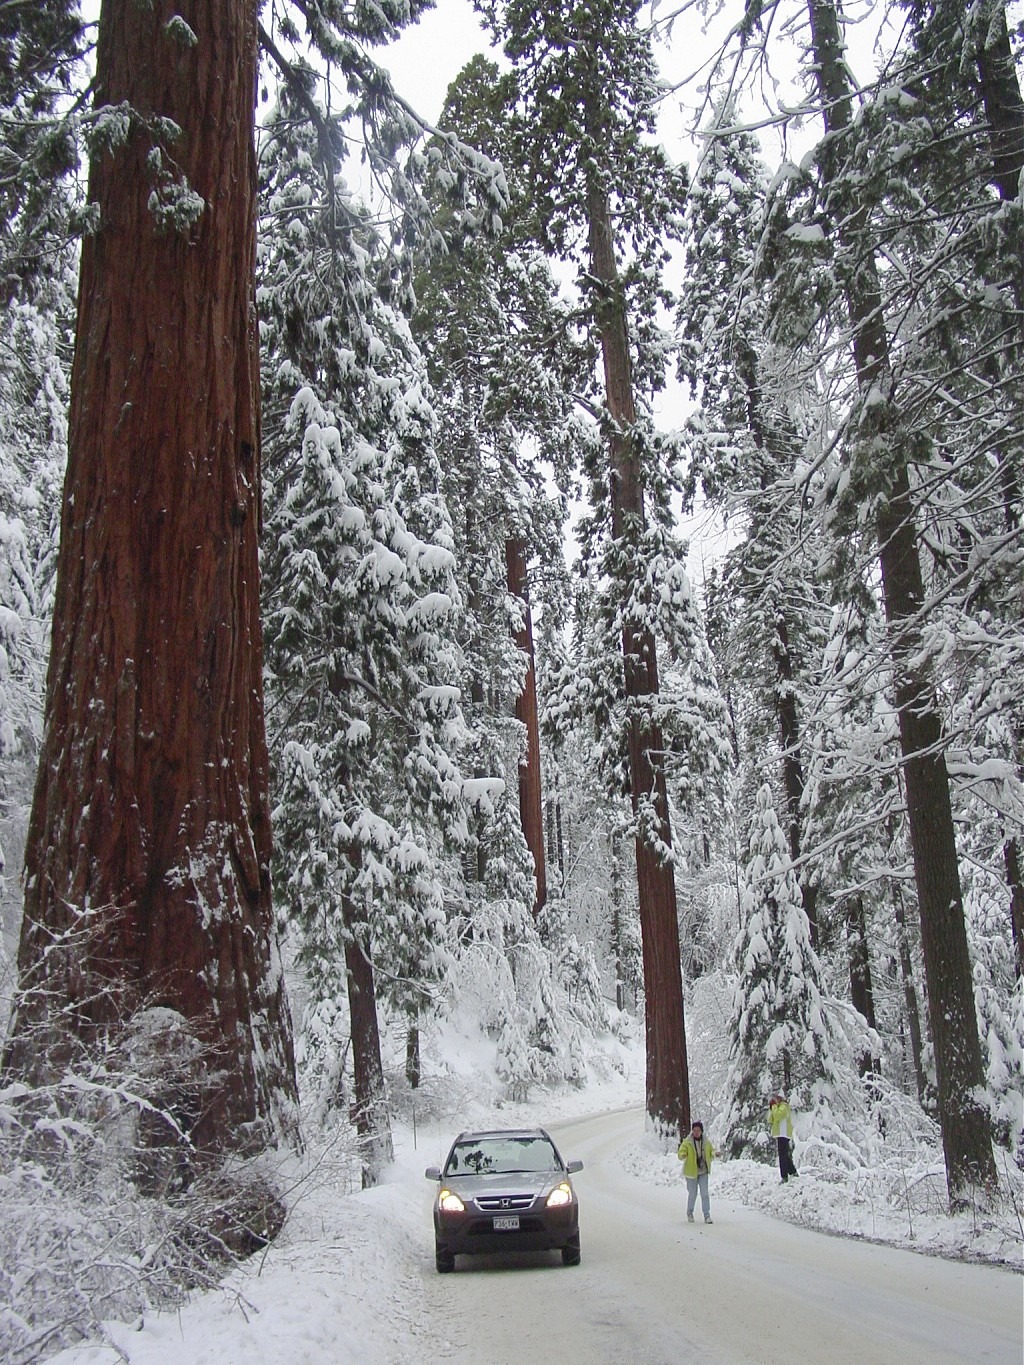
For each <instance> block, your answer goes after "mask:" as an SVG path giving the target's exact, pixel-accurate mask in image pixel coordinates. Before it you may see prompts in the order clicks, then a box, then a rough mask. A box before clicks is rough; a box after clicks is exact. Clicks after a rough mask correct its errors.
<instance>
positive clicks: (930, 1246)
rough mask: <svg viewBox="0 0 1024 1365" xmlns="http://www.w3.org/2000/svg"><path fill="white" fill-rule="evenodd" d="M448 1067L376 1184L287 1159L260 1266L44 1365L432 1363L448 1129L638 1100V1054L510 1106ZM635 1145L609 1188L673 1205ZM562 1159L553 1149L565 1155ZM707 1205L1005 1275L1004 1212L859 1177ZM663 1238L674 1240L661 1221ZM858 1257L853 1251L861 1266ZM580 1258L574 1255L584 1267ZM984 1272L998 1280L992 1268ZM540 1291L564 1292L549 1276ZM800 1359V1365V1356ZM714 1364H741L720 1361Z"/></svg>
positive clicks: (768, 1172)
mask: <svg viewBox="0 0 1024 1365" xmlns="http://www.w3.org/2000/svg"><path fill="white" fill-rule="evenodd" d="M464 1061H465V1062H466V1074H465V1075H464V1076H463V1078H462V1081H461V1083H459V1084H455V1085H453V1088H452V1106H451V1108H450V1110H448V1111H447V1112H443V1113H441V1114H440V1115H439V1116H438V1117H430V1118H428V1119H427V1120H426V1121H424V1120H423V1118H422V1117H419V1118H417V1121H416V1123H415V1127H414V1125H413V1123H412V1122H411V1121H403V1122H401V1123H398V1124H396V1127H395V1146H396V1160H395V1164H394V1166H393V1168H392V1169H391V1170H390V1172H389V1174H388V1178H387V1180H386V1182H385V1183H384V1184H383V1185H381V1186H379V1187H378V1188H376V1189H373V1190H367V1191H353V1189H352V1188H351V1167H350V1165H349V1164H348V1163H347V1162H343V1161H342V1160H340V1159H336V1158H335V1157H334V1156H332V1154H331V1152H330V1151H329V1150H327V1151H318V1152H312V1151H311V1152H309V1153H307V1155H306V1157H305V1158H303V1160H302V1161H301V1162H300V1161H299V1159H297V1158H292V1159H290V1163H289V1166H288V1168H287V1169H286V1170H282V1172H281V1174H282V1176H284V1177H286V1178H291V1179H292V1180H293V1181H294V1187H293V1194H292V1196H291V1200H290V1202H291V1214H290V1217H289V1220H288V1223H287V1225H286V1227H285V1230H284V1232H283V1233H282V1235H281V1236H280V1237H279V1239H278V1240H277V1242H276V1243H275V1244H274V1245H273V1246H272V1247H270V1248H269V1249H268V1250H267V1251H266V1253H265V1254H264V1255H262V1256H260V1257H257V1258H254V1259H252V1260H251V1261H249V1262H247V1263H246V1264H244V1265H242V1266H240V1267H239V1268H237V1269H236V1270H235V1271H234V1272H233V1273H232V1274H231V1275H230V1276H229V1277H228V1279H227V1280H226V1281H225V1282H224V1284H223V1285H222V1287H221V1288H220V1289H219V1290H216V1291H213V1292H205V1293H201V1294H199V1293H197V1294H195V1295H193V1296H192V1298H191V1299H190V1301H189V1302H188V1303H187V1304H185V1305H184V1306H183V1307H182V1308H181V1309H180V1310H179V1311H177V1312H174V1313H156V1314H152V1315H147V1316H146V1317H145V1318H144V1319H140V1320H139V1321H136V1322H131V1323H115V1322H110V1323H107V1324H106V1332H107V1343H106V1344H94V1345H89V1346H78V1347H75V1348H71V1349H68V1350H65V1351H63V1352H61V1353H60V1354H59V1355H57V1356H55V1357H53V1359H54V1360H56V1361H59V1362H60V1365H114V1362H116V1361H124V1360H127V1361H130V1362H131V1363H132V1365H157V1362H160V1363H161V1365H166V1363H167V1362H187V1365H204V1363H205V1362H209V1363H210V1365H229V1363H230V1362H234V1361H241V1360H245V1361H246V1362H248V1363H249V1365H262V1362H266V1365H271V1363H272V1365H292V1363H293V1362H294V1365H301V1363H302V1362H310V1365H315V1363H317V1362H325V1363H326V1362H345V1361H358V1362H360V1365H396V1362H402V1363H403V1365H404V1363H405V1362H409V1363H410V1365H412V1363H414V1362H420V1361H423V1362H426V1361H432V1360H435V1359H437V1358H439V1355H438V1353H439V1352H441V1353H442V1354H444V1353H446V1352H447V1351H448V1347H447V1344H446V1342H447V1339H446V1335H445V1334H446V1322H445V1317H444V1313H443V1311H442V1312H440V1313H439V1309H438V1303H437V1302H435V1299H436V1290H435V1283H436V1277H435V1273H434V1269H433V1241H432V1234H431V1227H430V1197H431V1192H432V1188H433V1187H432V1186H431V1185H430V1184H429V1183H428V1182H427V1181H426V1180H425V1179H424V1177H423V1171H424V1167H425V1166H427V1165H428V1164H431V1163H434V1162H437V1161H438V1160H440V1159H441V1158H442V1157H443V1155H444V1153H445V1151H446V1149H447V1146H448V1144H449V1142H450V1140H451V1138H452V1136H453V1135H454V1133H455V1131H457V1129H458V1128H460V1127H464V1126H479V1125H494V1126H514V1125H518V1124H532V1123H543V1124H545V1125H549V1126H555V1127H556V1128H557V1125H558V1122H559V1121H560V1120H563V1121H564V1120H567V1119H571V1118H573V1117H575V1116H579V1115H583V1114H594V1113H601V1112H607V1111H613V1110H616V1109H622V1108H625V1107H634V1108H635V1107H639V1106H641V1105H642V1100H643V1075H644V1070H643V1057H642V1054H641V1053H640V1052H638V1051H633V1052H628V1051H626V1050H624V1049H621V1048H617V1049H616V1050H615V1065H616V1067H617V1068H618V1069H617V1070H613V1069H612V1068H611V1067H610V1066H608V1067H605V1068H604V1074H603V1079H600V1080H595V1081H593V1082H592V1083H591V1084H589V1085H588V1086H587V1087H586V1088H585V1089H582V1090H574V1089H571V1088H564V1089H561V1090H559V1091H558V1092H557V1093H549V1094H542V1093H540V1092H537V1093H536V1094H535V1095H534V1096H533V1097H532V1099H531V1101H530V1102H529V1103H525V1104H511V1103H502V1102H501V1101H500V1100H498V1099H497V1098H496V1095H495V1094H494V1093H493V1091H494V1090H495V1088H496V1087H494V1086H493V1085H492V1086H491V1087H490V1089H489V1088H488V1086H487V1084H486V1083H483V1082H481V1083H480V1084H479V1086H478V1089H477V1090H476V1092H475V1093H474V1091H473V1089H472V1088H471V1087H470V1086H469V1085H468V1077H469V1073H470V1065H469V1059H468V1058H465V1057H464ZM434 1108H435V1111H436V1110H437V1108H438V1105H437V1101H436V1096H435V1105H434ZM442 1108H443V1106H442ZM407 1118H408V1119H409V1120H411V1115H409V1116H407ZM641 1133H642V1130H641V1129H640V1128H639V1126H638V1125H635V1136H634V1137H633V1138H632V1140H630V1141H628V1142H625V1143H624V1144H623V1145H622V1146H621V1148H619V1149H618V1152H617V1156H616V1158H615V1160H616V1161H617V1163H618V1165H619V1166H620V1168H621V1171H622V1174H623V1176H624V1177H627V1178H629V1177H635V1178H637V1179H638V1180H640V1181H642V1182H643V1183H644V1184H645V1185H647V1186H673V1187H675V1189H674V1191H673V1193H672V1195H671V1198H672V1200H673V1201H676V1202H678V1199H679V1197H680V1195H681V1191H680V1188H679V1187H680V1186H681V1179H680V1167H679V1164H678V1162H677V1161H676V1159H675V1156H674V1153H671V1152H665V1151H664V1150H663V1149H662V1148H661V1147H660V1145H659V1144H658V1143H657V1142H656V1140H655V1139H654V1137H653V1136H652V1135H649V1134H648V1135H646V1136H642V1135H641ZM711 1136H712V1138H713V1137H714V1134H713V1133H712V1134H711ZM798 1152H799V1148H798ZM574 1154H575V1153H574V1152H572V1151H569V1150H566V1155H567V1156H571V1155H574ZM933 1178H934V1179H941V1173H939V1174H937V1175H936V1176H934V1177H931V1176H929V1175H928V1174H927V1172H923V1173H922V1172H915V1173H912V1175H908V1182H909V1180H911V1179H912V1180H913V1181H914V1182H915V1183H917V1184H920V1182H921V1181H922V1180H928V1179H933ZM581 1179H585V1177H581ZM712 1192H713V1198H714V1200H715V1201H716V1204H717V1205H718V1206H722V1207H724V1206H727V1205H729V1206H736V1205H740V1204H742V1205H743V1206H747V1207H751V1206H752V1207H753V1208H755V1209H758V1210H763V1211H764V1212H767V1213H771V1214H772V1215H774V1216H775V1217H776V1218H782V1219H785V1220H788V1221H792V1222H795V1223H800V1224H803V1225H805V1226H807V1227H811V1228H818V1229H821V1230H825V1231H829V1232H833V1233H836V1234H842V1235H843V1236H846V1237H857V1238H867V1239H873V1240H875V1241H878V1242H885V1243H888V1244H890V1245H892V1246H897V1247H907V1248H913V1249H914V1250H917V1251H928V1252H932V1253H934V1254H938V1255H942V1256H948V1257H954V1258H960V1259H977V1260H989V1261H993V1262H998V1263H1001V1264H1002V1265H1003V1266H1007V1265H1009V1266H1016V1267H1018V1268H1019V1267H1020V1265H1021V1246H1022V1241H1021V1229H1020V1225H1019V1223H1015V1222H1014V1221H1013V1215H1012V1212H1011V1213H1010V1215H1009V1216H1008V1217H1001V1218H991V1217H986V1218H983V1217H981V1216H980V1215H978V1216H976V1215H973V1214H971V1213H968V1214H966V1215H964V1216H962V1217H960V1218H956V1219H950V1218H948V1217H945V1216H942V1215H940V1214H939V1213H937V1212H936V1213H934V1214H928V1213H920V1212H915V1211H914V1200H913V1199H912V1198H911V1199H910V1205H909V1207H910V1212H909V1214H908V1212H907V1211H906V1209H905V1210H904V1211H903V1212H902V1213H901V1212H900V1210H899V1209H893V1208H892V1207H890V1206H889V1205H888V1204H887V1203H885V1202H884V1200H883V1199H882V1197H881V1193H880V1191H879V1189H878V1188H876V1187H875V1185H873V1182H872V1180H871V1178H870V1176H869V1175H861V1176H857V1177H846V1176H844V1177H843V1178H842V1179H840V1178H839V1177H837V1176H832V1175H829V1174H828V1173H827V1172H824V1171H815V1170H814V1169H812V1168H809V1167H806V1166H805V1168H804V1170H803V1171H802V1172H801V1178H800V1180H799V1181H797V1182H791V1183H790V1184H789V1185H787V1186H786V1187H781V1186H780V1185H779V1183H778V1176H777V1173H776V1172H775V1171H774V1170H773V1168H771V1167H769V1166H765V1165H760V1164H757V1163H755V1162H751V1161H746V1160H739V1161H719V1162H716V1164H715V1167H714V1171H713V1177H712ZM908 1198H909V1191H908ZM918 1202H919V1201H918ZM585 1213H586V1203H585V1192H584V1217H585ZM671 1227H672V1230H673V1231H675V1229H676V1224H675V1222H672V1224H671ZM716 1230H717V1229H716ZM871 1254H872V1253H871V1249H870V1248H865V1255H868V1256H870V1255H871ZM586 1259H587V1258H586V1244H585V1247H584V1260H585V1264H586ZM572 1273H573V1272H566V1274H572ZM985 1273H986V1274H990V1275H995V1276H997V1277H998V1278H999V1279H1000V1280H1002V1279H1003V1278H1004V1277H1005V1271H999V1270H992V1271H990V1272H985ZM1009 1278H1011V1279H1012V1277H1009ZM523 1283H524V1284H525V1283H526V1282H525V1281H523ZM553 1283H556V1284H559V1283H560V1284H565V1283H566V1281H564V1280H559V1279H558V1278H557V1277H556V1278H555V1280H554V1281H553ZM570 1283H571V1281H570ZM453 1349H454V1348H453ZM802 1353H803V1354H804V1355H805V1357H806V1350H804V1351H803V1352H802ZM455 1355H458V1351H457V1350H456V1351H455ZM459 1358H465V1359H468V1358H470V1357H469V1356H460V1357H459ZM716 1358H719V1359H723V1360H728V1359H730V1358H735V1359H741V1358H742V1357H740V1356H737V1357H730V1356H729V1355H728V1353H727V1352H726V1353H725V1354H719V1355H718V1356H717V1357H716ZM766 1358H767V1357H766ZM992 1358H999V1357H998V1356H994V1357H992ZM494 1359H495V1360H496V1361H500V1360H501V1357H500V1356H495V1357H494ZM578 1359H580V1360H582V1359H584V1357H583V1356H579V1357H578ZM563 1365H564V1362H563Z"/></svg>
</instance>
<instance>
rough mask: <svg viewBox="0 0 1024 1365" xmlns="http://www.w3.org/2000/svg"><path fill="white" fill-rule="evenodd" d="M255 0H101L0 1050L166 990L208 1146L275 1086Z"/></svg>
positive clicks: (66, 1047) (59, 1061) (55, 1038)
mask: <svg viewBox="0 0 1024 1365" xmlns="http://www.w3.org/2000/svg"><path fill="white" fill-rule="evenodd" d="M256 9H257V6H256V3H255V0H221V3H219V4H216V5H209V4H206V3H200V0H174V2H173V3H172V2H171V0H153V3H150V4H139V3H138V0H103V5H102V9H101V13H100V24H99V40H98V47H97V54H96V103H97V106H98V107H99V108H101V109H102V108H103V107H105V106H113V107H115V108H116V107H118V106H124V105H130V106H131V107H132V108H133V109H134V110H136V111H137V117H135V118H134V119H133V120H132V125H131V131H130V133H129V136H128V139H127V142H126V143H125V144H124V145H121V146H117V147H115V148H114V149H113V150H110V151H98V152H97V153H96V155H95V157H94V159H93V163H92V168H91V174H90V182H89V194H90V199H91V201H92V202H93V203H94V204H95V205H96V206H97V208H98V210H99V215H100V217H99V227H98V230H97V231H96V232H95V233H93V234H90V235H88V236H86V237H85V239H84V242H83V247H82V264H81V278H80V284H79V304H78V329H77V336H76V348H75V358H74V368H73V372H72V381H71V417H70V451H69V462H68V471H67V482H66V485H65V491H64V505H63V512H62V523H61V542H60V556H59V560H58V570H57V588H56V601H55V609H54V622H53V645H52V653H51V657H50V667H49V675H48V678H47V695H46V721H45V733H44V737H43V745H42V753H41V757H40V763H39V773H38V779H37V783H36V790H35V798H34V802H33V807H32V816H31V824H30V829H29V835H28V847H27V851H26V888H25V920H24V925H23V929H22V936H21V946H20V952H19V959H18V964H19V972H20V985H21V991H22V994H21V996H20V999H19V1002H18V1007H17V1015H16V1019H15V1023H14V1030H13V1035H12V1040H11V1042H10V1045H9V1047H8V1050H7V1054H6V1057H5V1064H6V1068H7V1070H8V1072H9V1073H12V1072H13V1073H16V1074H19V1075H21V1076H24V1077H26V1078H27V1079H29V1080H36V1081H38V1080H46V1079H48V1078H52V1077H54V1076H56V1075H59V1074H60V1072H61V1069H62V1066H63V1064H64V1061H65V1059H66V1058H67V1057H68V1056H69V1055H70V1054H71V1052H72V1050H73V1048H74V1046H75V1045H76V1044H77V1043H80V1042H83V1041H84V1042H89V1041H90V1040H92V1039H95V1038H97V1037H102V1035H103V1033H104V1032H105V1031H106V1030H108V1029H110V1028H113V1027H117V1026H119V1025H120V1024H121V1023H122V1021H123V1020H124V1019H125V1018H126V1017H127V1016H129V1015H130V1014H131V1013H132V1012H133V1011H134V1010H136V1009H138V1008H139V1007H140V1006H144V1005H147V1004H150V1003H153V1004H158V1005H162V1006H165V1007H169V1008H170V1009H173V1010H176V1011H178V1012H180V1014H181V1015H183V1016H185V1017H186V1019H187V1020H189V1021H190V1024H191V1027H192V1030H193V1032H194V1033H195V1034H196V1035H197V1036H198V1037H199V1038H200V1039H201V1040H202V1041H203V1042H204V1043H205V1044H206V1046H207V1048H208V1049H209V1051H210V1053H211V1054H212V1055H213V1061H212V1064H211V1065H210V1066H209V1068H208V1073H207V1084H206V1091H205V1093H204V1095H203V1103H202V1112H201V1114H200V1116H199V1117H198V1119H197V1122H196V1125H195V1128H194V1130H193V1132H192V1137H193V1139H194V1141H195V1142H196V1143H197V1145H198V1146H199V1147H200V1148H208V1149H219V1148H230V1147H236V1148H238V1147H241V1148H247V1149H252V1148H256V1147H258V1146H259V1145H261V1144H262V1143H264V1142H265V1141H266V1140H267V1139H268V1137H269V1136H271V1134H272V1131H273V1130H274V1129H275V1128H276V1127H277V1125H278V1115H279V1110H280V1106H281V1102H282V1100H283V1101H286V1102H288V1108H289V1109H290V1102H291V1101H292V1100H294V1097H295V1082H294V1068H293V1062H292V1052H291V1040H290V1024H289V1019H288V1012H287V1007H286V1003H285V998H284V991H283V984H282V977H281V971H280V966H279V963H278V958H277V952H276V946H275V940H274V931H273V920H272V915H271V900H270V872H269V864H270V812H269V804H268V766H267V750H266V741H265V735H264V717H263V687H262V673H261V670H262V640H261V634H260V620H259V571H258V564H257V536H258V530H259V519H260V423H259V377H258V352H257V330H256V303H255V276H254V271H255V202H254V196H255V190H256V166H255V156H254V148H253V120H254V107H255V95H256V55H257V53H256ZM176 16H180V20H178V21H177V23H174V22H172V21H173V20H175V17H176ZM181 20H184V21H185V23H187V25H188V26H189V27H190V28H191V29H192V31H193V34H194V36H195V42H194V43H193V42H192V40H191V38H190V37H189V35H188V31H187V29H186V28H185V27H184V25H183V24H182V23H181ZM156 117H159V118H162V119H170V120H173V121H174V123H176V124H177V125H178V126H179V127H180V129H181V130H182V131H181V137H180V138H178V139H177V140H175V141H174V143H173V147H172V148H171V149H170V150H171V152H172V154H173V157H174V160H175V162H176V169H175V172H174V173H175V175H178V174H180V173H183V174H184V175H185V176H187V178H188V185H189V187H190V190H191V192H193V193H194V194H198V195H200V196H202V200H203V207H202V212H201V214H200V216H199V217H198V220H197V221H195V222H194V223H193V225H192V226H189V225H188V224H187V223H181V222H179V223H177V224H176V223H174V222H172V221H170V220H165V221H163V222H161V221H159V220H158V217H157V216H156V215H155V213H154V209H153V208H152V207H151V202H150V201H151V196H154V190H155V189H158V187H159V186H158V183H155V180H154V177H157V178H159V175H160V172H159V170H158V169H157V168H156V167H155V166H154V158H151V156H150V154H151V150H152V148H153V134H151V132H150V131H147V128H146V126H145V122H144V121H145V120H151V119H153V118H156ZM147 159H148V164H147ZM168 164H169V163H168V160H167V154H166V153H165V154H164V165H165V166H167V165H168ZM165 189H166V186H165ZM154 197H156V196H154Z"/></svg>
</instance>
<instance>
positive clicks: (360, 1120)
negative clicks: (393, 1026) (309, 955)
mask: <svg viewBox="0 0 1024 1365" xmlns="http://www.w3.org/2000/svg"><path fill="white" fill-rule="evenodd" d="M342 918H343V920H344V924H345V967H346V974H347V977H348V1013H349V1021H350V1023H351V1027H352V1070H353V1091H354V1098H353V1114H352V1121H353V1123H354V1124H355V1129H356V1133H357V1134H358V1137H359V1147H360V1153H361V1157H362V1163H363V1189H364V1190H365V1189H369V1188H370V1187H371V1186H373V1185H377V1184H379V1183H380V1177H381V1173H382V1172H383V1170H384V1168H385V1166H388V1165H390V1163H391V1162H392V1161H394V1159H395V1149H394V1145H393V1143H392V1139H391V1119H390V1116H389V1114H388V1107H387V1096H386V1092H385V1089H384V1065H383V1063H382V1061H381V1055H380V1029H379V1027H378V1024H377V994H376V990H375V988H374V984H373V963H372V961H371V958H370V945H369V942H368V930H367V925H366V922H365V920H364V919H363V918H362V916H360V915H359V914H358V912H357V910H356V907H355V904H354V903H353V901H352V899H351V897H349V896H343V897H342Z"/></svg>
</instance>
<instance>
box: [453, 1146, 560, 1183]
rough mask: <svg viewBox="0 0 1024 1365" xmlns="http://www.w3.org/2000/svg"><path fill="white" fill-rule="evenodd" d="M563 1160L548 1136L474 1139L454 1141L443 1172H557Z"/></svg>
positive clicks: (492, 1173)
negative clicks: (470, 1140) (560, 1159)
mask: <svg viewBox="0 0 1024 1365" xmlns="http://www.w3.org/2000/svg"><path fill="white" fill-rule="evenodd" d="M561 1165H562V1163H561V1162H560V1161H559V1159H558V1155H557V1153H556V1152H555V1149H554V1147H553V1146H552V1145H551V1143H550V1142H549V1141H548V1140H547V1138H538V1137H526V1138H511V1137H509V1138H506V1137H501V1138H477V1139H476V1140H475V1141H473V1142H457V1143H456V1144H455V1146H454V1147H453V1148H452V1150H451V1152H450V1154H449V1156H448V1162H447V1164H446V1166H445V1168H444V1173H445V1175H512V1174H513V1173H514V1172H517V1171H527V1172H538V1171H557V1170H560V1169H561Z"/></svg>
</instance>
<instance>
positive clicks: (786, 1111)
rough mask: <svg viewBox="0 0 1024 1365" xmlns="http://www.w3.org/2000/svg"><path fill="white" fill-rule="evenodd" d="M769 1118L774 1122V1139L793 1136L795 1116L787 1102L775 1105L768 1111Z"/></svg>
mask: <svg viewBox="0 0 1024 1365" xmlns="http://www.w3.org/2000/svg"><path fill="white" fill-rule="evenodd" d="M768 1117H769V1118H770V1119H771V1122H772V1137H773V1138H777V1137H788V1138H791V1137H792V1136H793V1115H792V1112H791V1110H790V1108H789V1105H788V1104H787V1103H786V1101H785V1100H779V1102H778V1104H773V1105H772V1106H771V1108H770V1109H769V1110H768Z"/></svg>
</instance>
